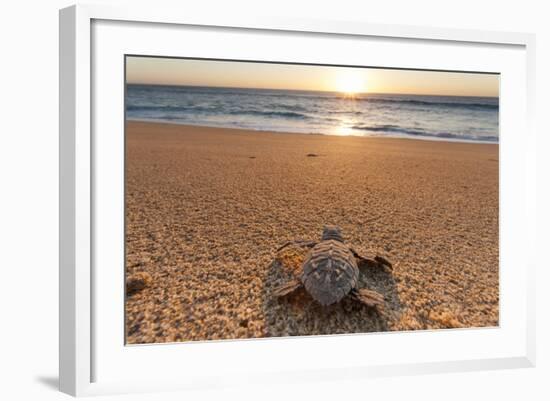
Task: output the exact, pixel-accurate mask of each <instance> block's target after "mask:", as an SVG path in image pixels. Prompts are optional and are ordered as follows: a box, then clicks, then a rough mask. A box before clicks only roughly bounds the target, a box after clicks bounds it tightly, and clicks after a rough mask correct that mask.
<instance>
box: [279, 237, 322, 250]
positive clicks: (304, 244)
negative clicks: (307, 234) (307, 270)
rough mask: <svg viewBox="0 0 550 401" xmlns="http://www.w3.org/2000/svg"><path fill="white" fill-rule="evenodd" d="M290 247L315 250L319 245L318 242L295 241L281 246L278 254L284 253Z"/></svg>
mask: <svg viewBox="0 0 550 401" xmlns="http://www.w3.org/2000/svg"><path fill="white" fill-rule="evenodd" d="M290 245H296V246H299V247H302V248H313V247H314V246H315V245H317V241H307V240H294V241H287V242H285V243H284V244H283V245H281V246H280V247H279V248H277V252H279V251H282V250H283V249H285V248H286V247H287V246H290Z"/></svg>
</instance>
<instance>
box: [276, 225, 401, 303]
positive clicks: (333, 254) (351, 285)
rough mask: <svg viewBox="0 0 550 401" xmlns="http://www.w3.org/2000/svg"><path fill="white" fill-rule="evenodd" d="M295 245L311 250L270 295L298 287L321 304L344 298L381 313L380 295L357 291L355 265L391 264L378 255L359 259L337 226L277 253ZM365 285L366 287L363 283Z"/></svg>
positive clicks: (377, 266)
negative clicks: (299, 265) (293, 273)
mask: <svg viewBox="0 0 550 401" xmlns="http://www.w3.org/2000/svg"><path fill="white" fill-rule="evenodd" d="M292 244H296V245H299V246H302V247H308V248H311V250H310V251H309V253H308V255H307V256H306V258H305V260H304V262H303V264H302V267H301V269H298V270H297V271H296V273H295V277H294V278H292V279H291V280H290V281H288V282H287V283H284V284H282V285H281V286H279V287H277V288H276V289H275V290H274V292H273V295H274V296H276V297H283V296H285V295H288V294H290V293H292V292H294V291H296V290H298V289H300V288H305V290H306V291H307V292H308V293H309V294H310V295H311V297H312V298H313V299H314V300H315V301H317V302H318V303H320V304H321V305H325V306H326V305H331V304H335V303H337V302H340V301H341V300H342V299H343V298H344V297H351V298H352V299H354V300H356V301H358V302H361V303H363V304H365V305H368V306H370V307H374V308H377V309H378V310H379V311H382V310H383V307H384V297H383V295H382V294H380V293H378V292H376V291H373V290H369V289H366V288H358V287H357V286H358V282H359V274H360V270H359V266H361V267H362V268H363V267H366V268H382V269H390V270H391V269H392V264H391V263H390V262H389V261H388V260H386V259H385V258H383V257H381V256H376V257H375V258H374V259H370V258H365V257H362V256H360V255H359V254H358V253H357V252H355V250H354V249H353V248H351V247H350V246H349V245H347V244H346V243H345V242H344V238H343V237H342V232H341V230H340V228H339V227H337V226H325V227H324V229H323V234H322V236H321V241H320V242H314V241H289V242H287V243H286V244H284V245H283V246H281V247H280V248H279V249H278V250H277V251H280V250H282V249H283V248H285V247H287V246H289V245H292ZM367 285H368V284H367Z"/></svg>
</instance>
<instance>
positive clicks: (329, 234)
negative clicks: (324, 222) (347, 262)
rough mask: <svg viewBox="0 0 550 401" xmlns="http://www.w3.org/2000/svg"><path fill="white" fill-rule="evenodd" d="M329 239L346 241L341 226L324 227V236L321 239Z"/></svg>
mask: <svg viewBox="0 0 550 401" xmlns="http://www.w3.org/2000/svg"><path fill="white" fill-rule="evenodd" d="M329 239H333V240H336V241H340V242H344V238H343V237H342V230H340V227H338V226H325V227H324V228H323V236H322V237H321V241H326V240H329Z"/></svg>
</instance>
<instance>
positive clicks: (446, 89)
mask: <svg viewBox="0 0 550 401" xmlns="http://www.w3.org/2000/svg"><path fill="white" fill-rule="evenodd" d="M126 79H127V82H128V83H131V84H132V83H134V84H135V83H139V84H158V85H196V86H218V87H237V88H265V89H292V90H315V91H330V92H334V91H335V92H342V93H346V94H357V93H397V94H418V95H446V96H493V97H497V96H498V94H499V75H497V74H479V73H462V72H440V71H415V70H394V69H381V68H366V67H331V66H320V65H295V64H292V65H291V64H276V63H254V62H241V61H212V60H197V59H177V58H157V57H136V56H128V57H127V58H126Z"/></svg>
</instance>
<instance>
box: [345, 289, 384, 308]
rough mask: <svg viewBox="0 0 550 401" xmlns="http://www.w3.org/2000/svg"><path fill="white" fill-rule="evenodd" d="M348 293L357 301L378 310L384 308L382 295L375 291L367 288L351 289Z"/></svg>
mask: <svg viewBox="0 0 550 401" xmlns="http://www.w3.org/2000/svg"><path fill="white" fill-rule="evenodd" d="M350 295H351V297H352V298H353V299H355V300H356V301H359V302H361V303H363V304H365V305H367V306H370V307H373V308H376V309H377V310H378V311H379V312H382V311H383V310H384V296H383V295H382V294H380V293H378V292H376V291H372V290H367V289H364V288H362V289H359V290H358V289H353V290H351V292H350Z"/></svg>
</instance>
